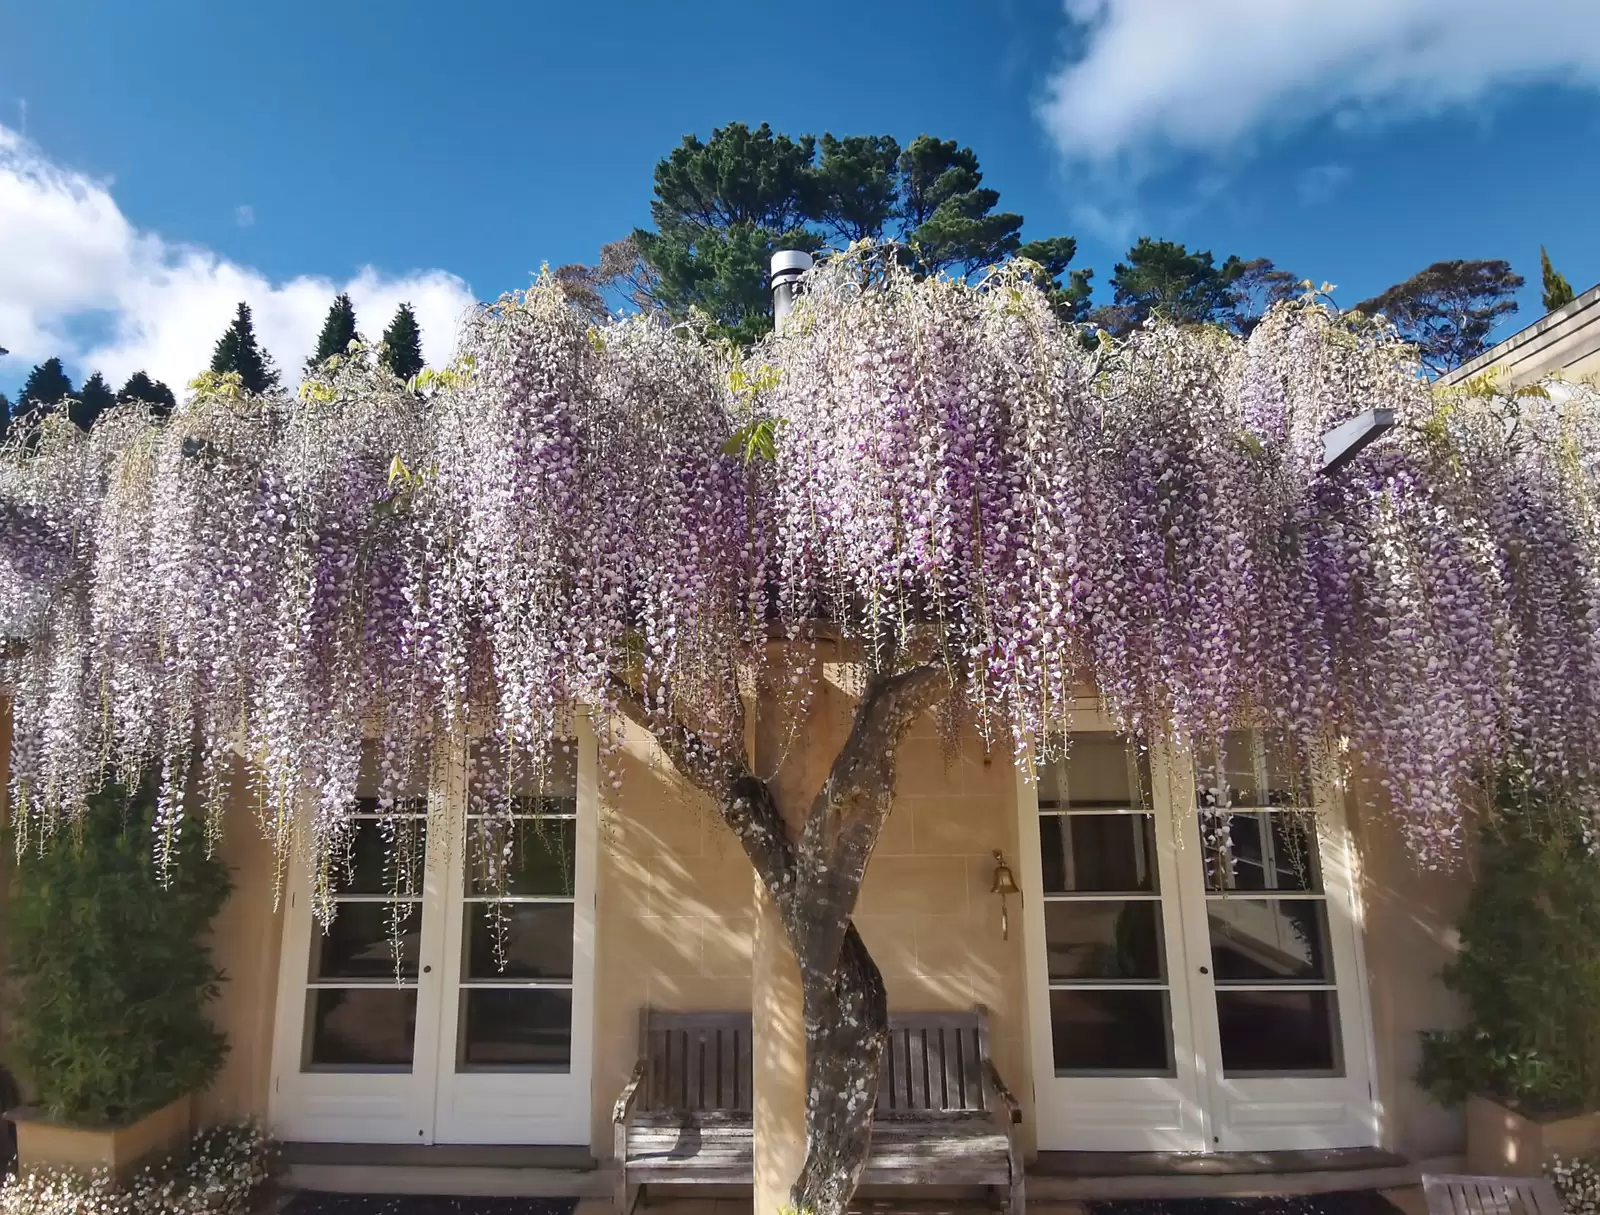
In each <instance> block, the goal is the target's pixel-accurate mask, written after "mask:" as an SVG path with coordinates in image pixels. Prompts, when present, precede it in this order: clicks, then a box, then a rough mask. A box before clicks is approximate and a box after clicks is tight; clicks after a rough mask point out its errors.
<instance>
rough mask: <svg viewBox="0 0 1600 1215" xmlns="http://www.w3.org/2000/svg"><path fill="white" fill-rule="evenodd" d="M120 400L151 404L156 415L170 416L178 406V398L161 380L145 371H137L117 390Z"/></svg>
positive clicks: (151, 409)
mask: <svg viewBox="0 0 1600 1215" xmlns="http://www.w3.org/2000/svg"><path fill="white" fill-rule="evenodd" d="M117 400H118V401H141V402H143V403H144V404H145V405H147V406H149V408H150V412H151V413H153V414H154V415H155V416H156V417H162V418H164V417H170V416H171V415H172V411H173V410H174V409H176V408H177V407H178V399H177V398H176V397H175V396H173V395H172V389H170V388H168V387H167V386H166V385H165V384H163V383H162V382H161V381H160V380H152V379H151V378H150V377H149V376H148V375H147V374H146V373H145V372H144V371H142V370H141V371H136V372H134V373H133V374H132V375H130V376H129V377H128V379H127V382H126V383H125V384H123V386H122V387H121V388H120V389H118V390H117Z"/></svg>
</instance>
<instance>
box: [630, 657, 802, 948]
mask: <svg viewBox="0 0 1600 1215" xmlns="http://www.w3.org/2000/svg"><path fill="white" fill-rule="evenodd" d="M611 682H612V687H613V688H614V689H615V691H616V694H617V708H618V710H620V711H621V713H622V714H623V716H625V717H626V718H627V719H628V720H629V721H631V722H633V723H634V724H635V725H637V726H638V727H639V728H640V729H642V730H644V731H646V732H647V733H649V735H650V736H651V737H652V738H654V739H655V740H656V743H657V744H658V745H659V746H660V747H661V749H662V751H663V752H665V753H666V756H667V759H668V760H669V761H671V763H672V766H673V767H674V768H676V769H677V770H678V773H679V774H680V775H681V776H682V777H683V778H684V779H685V780H687V781H688V782H689V783H690V784H692V785H694V786H695V787H696V788H697V789H699V790H700V791H701V792H702V793H704V794H705V795H706V796H707V797H709V798H710V799H711V801H712V803H713V804H714V805H715V806H716V807H717V812H718V813H719V814H720V815H721V816H722V821H723V822H724V823H726V824H727V826H728V829H729V830H730V831H732V832H733V834H734V837H735V838H736V839H738V841H739V845H740V847H742V848H743V849H744V854H745V856H747V857H748V858H749V859H750V864H751V865H753V866H754V867H755V871H756V873H757V874H758V875H759V876H760V878H761V881H762V883H763V884H764V885H765V886H766V888H767V890H768V891H769V892H770V893H771V894H772V897H773V899H774V900H775V901H776V902H777V904H778V910H779V913H780V914H781V915H782V917H783V920H784V922H785V924H788V923H789V922H791V921H792V920H793V918H794V914H795V893H796V864H795V854H794V845H793V844H792V843H791V842H790V840H789V833H788V830H787V828H786V827H785V825H784V822H783V815H782V813H781V812H780V811H779V809H778V804H777V802H776V801H774V800H773V797H772V790H771V789H770V788H769V787H768V785H767V782H766V781H764V780H761V779H760V778H759V777H757V776H755V775H754V774H753V773H752V772H751V771H750V767H749V765H748V764H747V763H746V762H745V757H744V753H743V751H738V752H735V751H732V750H731V749H729V748H726V747H717V746H715V745H713V744H711V743H709V742H707V741H706V740H705V739H704V738H703V737H702V736H701V735H699V734H697V733H696V732H695V731H693V730H691V729H690V728H689V727H688V726H686V725H684V724H683V722H681V721H679V720H678V719H676V718H672V719H669V720H666V721H662V720H661V719H660V716H659V715H658V714H651V713H650V711H649V710H648V709H646V708H645V706H644V704H643V702H642V701H641V700H640V699H639V696H638V694H637V693H636V692H635V691H634V690H633V687H632V685H630V684H629V683H628V682H627V681H626V680H625V679H623V678H622V677H621V676H619V675H616V674H613V675H612V676H611ZM741 716H742V715H741ZM738 732H739V733H742V731H738Z"/></svg>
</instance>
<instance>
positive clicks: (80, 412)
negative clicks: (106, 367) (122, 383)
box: [67, 371, 117, 430]
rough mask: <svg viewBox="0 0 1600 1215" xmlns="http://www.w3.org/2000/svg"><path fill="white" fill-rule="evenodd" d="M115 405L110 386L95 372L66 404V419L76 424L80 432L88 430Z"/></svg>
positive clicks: (115, 401) (114, 397)
mask: <svg viewBox="0 0 1600 1215" xmlns="http://www.w3.org/2000/svg"><path fill="white" fill-rule="evenodd" d="M116 403H117V398H116V396H115V395H114V394H113V393H112V391H111V385H110V384H107V383H106V378H105V376H103V375H101V374H100V373H99V372H98V371H97V372H95V373H94V374H93V375H91V376H90V377H89V378H88V379H87V380H85V381H84V382H83V387H82V388H80V389H79V390H78V395H77V397H76V398H75V399H73V400H71V401H69V402H68V404H67V417H69V418H71V419H72V420H73V421H74V422H76V423H77V425H78V428H79V429H80V430H88V429H89V428H90V427H92V426H93V425H94V424H95V420H96V419H97V418H98V417H99V416H100V415H101V414H103V413H104V412H105V411H106V410H108V409H110V408H111V407H112V406H113V405H115V404H116Z"/></svg>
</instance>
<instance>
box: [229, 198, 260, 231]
mask: <svg viewBox="0 0 1600 1215" xmlns="http://www.w3.org/2000/svg"><path fill="white" fill-rule="evenodd" d="M233 222H234V223H236V224H238V225H239V226H240V227H241V228H248V227H249V226H250V225H251V224H253V223H255V222H256V209H255V208H254V207H252V206H251V205H250V204H249V203H240V204H239V205H238V206H237V207H235V208H234V209H233Z"/></svg>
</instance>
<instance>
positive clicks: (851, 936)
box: [790, 924, 889, 1215]
mask: <svg viewBox="0 0 1600 1215" xmlns="http://www.w3.org/2000/svg"><path fill="white" fill-rule="evenodd" d="M801 995H802V1000H803V1002H804V1007H805V1020H806V1071H805V1078H806V1157H805V1163H804V1164H803V1165H802V1167H801V1169H800V1176H799V1177H798V1178H797V1179H796V1180H795V1183H794V1188H793V1190H792V1191H791V1192H790V1202H791V1203H792V1204H793V1206H794V1208H795V1210H797V1211H807V1212H811V1213H812V1215H824V1213H827V1215H835V1213H839V1215H842V1212H843V1211H844V1210H845V1208H846V1207H847V1206H848V1205H849V1203H850V1199H851V1196H852V1195H854V1194H855V1191H856V1186H857V1185H858V1184H859V1183H860V1181H861V1173H862V1170H863V1169H865V1168H866V1164H867V1155H868V1153H869V1151H870V1150H871V1147H872V1114H873V1110H874V1109H875V1108H876V1106H877V1102H878V1077H879V1075H880V1073H881V1071H882V1068H883V1050H884V1045H885V1043H886V1042H887V1040H888V1032H889V1004H888V999H887V997H886V995H885V993H884V989H883V975H882V974H880V973H879V971H878V966H877V963H875V962H874V961H873V960H872V955H871V954H869V953H868V952H867V947H866V944H865V943H864V942H863V941H862V940H861V934H860V933H858V932H857V931H856V929H855V925H853V924H852V925H851V926H850V930H849V932H848V933H847V934H846V936H845V944H844V948H843V950H841V951H840V955H839V965H838V967H837V968H836V969H835V970H834V973H833V974H832V975H829V976H821V975H805V976H803V977H802V985H801Z"/></svg>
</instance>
